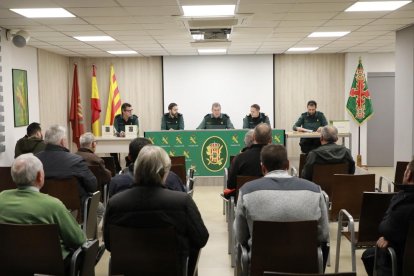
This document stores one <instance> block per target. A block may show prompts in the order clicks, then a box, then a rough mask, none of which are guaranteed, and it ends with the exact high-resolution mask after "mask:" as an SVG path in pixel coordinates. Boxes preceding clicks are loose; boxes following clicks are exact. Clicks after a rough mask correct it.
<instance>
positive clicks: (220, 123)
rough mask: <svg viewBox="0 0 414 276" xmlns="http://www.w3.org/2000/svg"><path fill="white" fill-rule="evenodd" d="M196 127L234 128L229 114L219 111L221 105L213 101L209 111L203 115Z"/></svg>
mask: <svg viewBox="0 0 414 276" xmlns="http://www.w3.org/2000/svg"><path fill="white" fill-rule="evenodd" d="M197 129H234V126H233V123H232V122H231V120H230V117H229V115H227V114H226V113H221V105H220V104H219V103H213V105H212V106H211V113H209V114H207V115H206V116H204V118H203V121H202V122H201V123H200V125H199V126H198V127H197Z"/></svg>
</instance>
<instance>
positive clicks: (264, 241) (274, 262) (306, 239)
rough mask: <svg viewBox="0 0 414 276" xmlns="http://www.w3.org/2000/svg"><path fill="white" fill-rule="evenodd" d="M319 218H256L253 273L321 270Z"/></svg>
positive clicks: (252, 251) (254, 274)
mask: <svg viewBox="0 0 414 276" xmlns="http://www.w3.org/2000/svg"><path fill="white" fill-rule="evenodd" d="M317 227H318V226H317V222H316V221H290V222H274V221H254V222H253V235H252V247H251V262H250V275H251V276H258V275H263V272H264V271H284V272H302V273H318V272H319V264H320V260H319V254H318V246H319V244H318V230H317Z"/></svg>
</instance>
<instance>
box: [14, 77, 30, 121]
mask: <svg viewBox="0 0 414 276" xmlns="http://www.w3.org/2000/svg"><path fill="white" fill-rule="evenodd" d="M12 77H13V111H14V126H15V127H20V126H27V125H28V124H29V102H28V87H27V71H26V70H20V69H12Z"/></svg>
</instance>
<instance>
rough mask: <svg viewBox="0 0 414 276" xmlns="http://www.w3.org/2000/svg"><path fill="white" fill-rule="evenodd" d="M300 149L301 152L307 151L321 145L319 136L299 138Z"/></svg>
mask: <svg viewBox="0 0 414 276" xmlns="http://www.w3.org/2000/svg"><path fill="white" fill-rule="evenodd" d="M299 145H300V150H301V151H302V152H303V153H309V152H310V151H311V150H314V149H316V148H317V147H319V146H320V145H321V141H320V139H319V138H300V142H299Z"/></svg>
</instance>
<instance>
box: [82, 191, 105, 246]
mask: <svg viewBox="0 0 414 276" xmlns="http://www.w3.org/2000/svg"><path fill="white" fill-rule="evenodd" d="M100 195H101V192H99V191H96V192H94V193H93V194H92V195H91V197H89V198H88V199H87V200H86V204H85V205H86V208H85V210H84V216H83V217H84V218H85V219H84V220H83V224H82V228H83V232H84V233H85V236H86V238H87V239H88V240H93V239H97V238H98V220H97V216H96V211H97V209H98V204H99V199H100V197H101V196H100Z"/></svg>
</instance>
